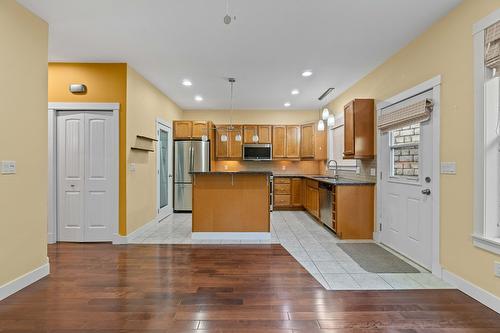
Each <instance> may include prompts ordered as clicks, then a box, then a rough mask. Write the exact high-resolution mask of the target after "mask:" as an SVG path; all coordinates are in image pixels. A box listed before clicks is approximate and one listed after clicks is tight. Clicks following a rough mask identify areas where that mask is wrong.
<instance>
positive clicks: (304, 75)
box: [302, 69, 313, 77]
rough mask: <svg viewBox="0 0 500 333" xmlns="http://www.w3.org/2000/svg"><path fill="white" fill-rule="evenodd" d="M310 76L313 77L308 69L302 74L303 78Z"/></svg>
mask: <svg viewBox="0 0 500 333" xmlns="http://www.w3.org/2000/svg"><path fill="white" fill-rule="evenodd" d="M311 75H313V72H312V71H311V70H309V69H308V70H305V71H303V72H302V76H303V77H309V76H311Z"/></svg>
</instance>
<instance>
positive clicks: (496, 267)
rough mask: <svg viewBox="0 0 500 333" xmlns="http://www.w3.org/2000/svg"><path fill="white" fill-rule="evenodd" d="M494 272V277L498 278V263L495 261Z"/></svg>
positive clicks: (499, 264)
mask: <svg viewBox="0 0 500 333" xmlns="http://www.w3.org/2000/svg"><path fill="white" fill-rule="evenodd" d="M494 270H495V276H496V277H500V262H498V261H495V267H494Z"/></svg>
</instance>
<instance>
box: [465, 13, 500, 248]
mask: <svg viewBox="0 0 500 333" xmlns="http://www.w3.org/2000/svg"><path fill="white" fill-rule="evenodd" d="M473 31H474V32H473V38H474V74H475V89H474V92H475V93H474V99H475V101H474V105H475V110H474V117H475V119H474V122H475V129H474V132H475V147H474V149H475V159H474V163H475V165H474V170H475V171H474V233H473V234H472V240H473V242H474V245H475V246H477V247H480V248H482V249H484V250H487V251H490V252H493V253H496V254H500V154H499V152H500V150H499V147H500V135H499V133H498V126H499V122H500V78H499V77H498V70H499V69H500V11H496V12H493V13H492V14H490V15H489V16H487V17H485V18H484V19H482V20H481V21H479V22H477V23H476V24H475V25H474V29H473Z"/></svg>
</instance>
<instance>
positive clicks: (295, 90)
mask: <svg viewBox="0 0 500 333" xmlns="http://www.w3.org/2000/svg"><path fill="white" fill-rule="evenodd" d="M299 93H300V91H299V89H293V90H292V95H298V94H299Z"/></svg>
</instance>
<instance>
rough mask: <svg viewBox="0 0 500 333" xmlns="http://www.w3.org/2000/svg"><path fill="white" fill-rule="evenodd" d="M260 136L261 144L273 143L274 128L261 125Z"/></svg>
mask: <svg viewBox="0 0 500 333" xmlns="http://www.w3.org/2000/svg"><path fill="white" fill-rule="evenodd" d="M258 134H259V143H271V138H272V126H270V125H259V127H258Z"/></svg>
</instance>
